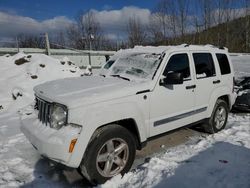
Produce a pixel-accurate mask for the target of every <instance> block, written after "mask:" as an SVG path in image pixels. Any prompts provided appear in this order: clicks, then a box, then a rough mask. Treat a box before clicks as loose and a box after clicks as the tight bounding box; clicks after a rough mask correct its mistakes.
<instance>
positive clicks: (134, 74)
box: [109, 53, 162, 80]
mask: <svg viewBox="0 0 250 188" xmlns="http://www.w3.org/2000/svg"><path fill="white" fill-rule="evenodd" d="M161 57H162V55H161V54H149V53H140V54H130V55H128V56H126V57H121V58H118V59H117V60H116V62H115V63H114V64H113V66H111V70H110V73H109V75H110V76H119V77H123V78H128V79H130V80H136V79H152V78H153V75H154V73H155V71H156V70H157V68H158V66H159V64H160V62H161V59H162V58H161Z"/></svg>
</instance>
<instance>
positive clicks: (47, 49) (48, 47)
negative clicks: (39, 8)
mask: <svg viewBox="0 0 250 188" xmlns="http://www.w3.org/2000/svg"><path fill="white" fill-rule="evenodd" d="M45 44H46V52H47V55H49V56H50V45H49V36H48V33H45Z"/></svg>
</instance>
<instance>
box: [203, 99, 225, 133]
mask: <svg viewBox="0 0 250 188" xmlns="http://www.w3.org/2000/svg"><path fill="white" fill-rule="evenodd" d="M228 112H229V110H228V105H227V103H226V102H225V101H224V100H221V99H218V100H217V101H216V103H215V106H214V109H213V112H212V115H211V117H210V118H209V119H208V120H207V121H206V122H205V124H204V129H205V131H206V132H207V133H210V134H213V133H217V132H219V131H221V130H223V129H224V128H225V126H226V124H227V119H228Z"/></svg>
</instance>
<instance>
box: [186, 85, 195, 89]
mask: <svg viewBox="0 0 250 188" xmlns="http://www.w3.org/2000/svg"><path fill="white" fill-rule="evenodd" d="M194 88H196V85H190V86H186V89H194Z"/></svg>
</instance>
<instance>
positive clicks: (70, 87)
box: [34, 76, 150, 108]
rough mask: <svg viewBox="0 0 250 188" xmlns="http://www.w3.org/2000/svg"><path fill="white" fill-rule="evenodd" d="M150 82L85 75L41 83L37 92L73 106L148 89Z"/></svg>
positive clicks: (53, 100) (49, 98)
mask: <svg viewBox="0 0 250 188" xmlns="http://www.w3.org/2000/svg"><path fill="white" fill-rule="evenodd" d="M148 89H150V88H149V85H148V82H147V84H146V82H145V81H144V82H133V81H127V80H123V79H121V78H113V77H107V78H104V77H101V76H85V77H75V78H65V79H60V80H54V81H50V82H46V83H43V84H40V85H38V86H36V87H35V88H34V91H35V94H36V95H37V96H38V97H40V98H42V99H44V100H47V101H50V102H57V103H60V104H64V105H66V106H68V107H69V108H71V107H77V106H81V105H86V104H93V103H97V102H102V101H107V100H111V99H116V98H121V97H125V96H129V95H135V94H136V93H137V92H138V91H142V90H148Z"/></svg>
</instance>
